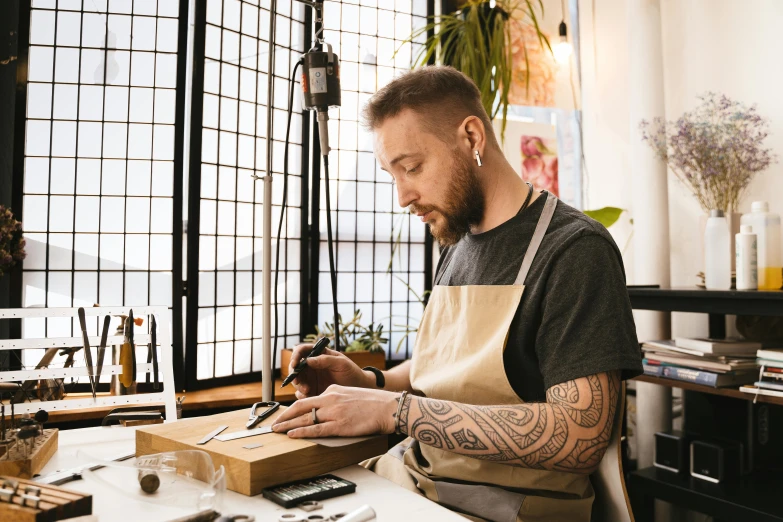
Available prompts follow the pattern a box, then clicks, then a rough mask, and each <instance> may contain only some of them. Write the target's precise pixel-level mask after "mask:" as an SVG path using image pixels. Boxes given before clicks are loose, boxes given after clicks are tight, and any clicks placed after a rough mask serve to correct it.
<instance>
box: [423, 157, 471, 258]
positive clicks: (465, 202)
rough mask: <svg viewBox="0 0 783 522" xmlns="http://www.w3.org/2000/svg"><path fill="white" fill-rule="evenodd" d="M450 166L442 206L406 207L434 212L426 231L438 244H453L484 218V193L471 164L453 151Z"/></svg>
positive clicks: (424, 211)
mask: <svg viewBox="0 0 783 522" xmlns="http://www.w3.org/2000/svg"><path fill="white" fill-rule="evenodd" d="M451 168H452V171H453V176H452V183H451V186H450V187H449V190H448V193H447V201H446V203H445V207H444V208H437V207H420V206H416V205H411V207H410V211H411V212H412V213H414V214H422V213H426V212H430V211H433V210H437V211H438V213H439V214H440V215H441V218H440V219H439V220H438V221H433V222H431V223H430V232H431V233H432V236H433V237H434V238H435V239H437V240H438V243H440V245H441V246H451V245H454V244H456V243H457V242H458V241H459V240H460V239H462V238H463V237H464V236H465V234H467V233H468V232H470V228H471V227H472V226H475V225H478V224H479V223H481V220H482V219H483V217H484V194H483V193H482V191H481V184H480V182H479V179H478V176H476V172H475V171H474V170H473V164H472V163H471V162H470V160H468V159H467V158H465V157H464V156H463V155H462V154H460V153H459V151H457V150H454V151H453V153H452V167H451Z"/></svg>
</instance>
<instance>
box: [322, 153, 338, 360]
mask: <svg viewBox="0 0 783 522" xmlns="http://www.w3.org/2000/svg"><path fill="white" fill-rule="evenodd" d="M323 152H324V156H323V157H324V179H325V180H326V241H327V245H328V246H329V275H330V277H331V279H332V310H333V312H334V349H335V350H337V351H338V352H339V351H340V316H339V315H338V314H337V272H336V271H335V269H334V247H333V246H332V205H331V203H330V200H331V198H330V197H329V151H328V150H327V151H323Z"/></svg>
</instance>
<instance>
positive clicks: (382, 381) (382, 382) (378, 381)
mask: <svg viewBox="0 0 783 522" xmlns="http://www.w3.org/2000/svg"><path fill="white" fill-rule="evenodd" d="M362 370H366V371H370V372H372V373H374V374H375V385H376V386H377V387H378V388H381V389H383V387H384V386H386V377H384V376H383V372H382V371H381V370H379V369H378V368H375V367H374V366H365V367H364V368H362Z"/></svg>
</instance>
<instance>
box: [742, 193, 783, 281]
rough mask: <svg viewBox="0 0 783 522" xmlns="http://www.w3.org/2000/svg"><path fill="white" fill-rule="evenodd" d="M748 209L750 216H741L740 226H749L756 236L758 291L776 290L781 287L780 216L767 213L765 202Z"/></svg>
mask: <svg viewBox="0 0 783 522" xmlns="http://www.w3.org/2000/svg"><path fill="white" fill-rule="evenodd" d="M750 208H751V212H750V214H743V216H742V218H741V219H740V225H751V226H752V227H753V232H755V233H756V235H757V236H758V276H759V285H758V289H759V290H777V289H779V288H780V287H781V286H783V262H781V252H780V216H779V215H777V214H773V213H771V212H770V211H769V204H768V203H767V202H766V201H754V202H753V204H752V205H751V207H750Z"/></svg>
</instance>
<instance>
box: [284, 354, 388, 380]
mask: <svg viewBox="0 0 783 522" xmlns="http://www.w3.org/2000/svg"><path fill="white" fill-rule="evenodd" d="M293 353H294V351H293V350H292V349H291V348H283V350H282V351H281V352H280V378H281V379H285V378H286V377H288V367H289V365H290V364H291V356H292V355H293ZM345 355H346V356H347V357H348V358H349V359H350V360H352V361H353V362H354V363H356V365H357V366H358V367H359V368H364V367H365V366H374V367H375V368H378V369H379V370H385V369H386V353H385V352H345Z"/></svg>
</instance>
